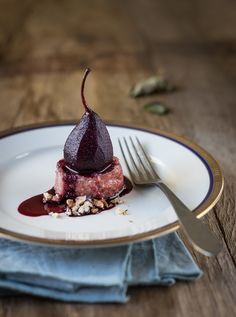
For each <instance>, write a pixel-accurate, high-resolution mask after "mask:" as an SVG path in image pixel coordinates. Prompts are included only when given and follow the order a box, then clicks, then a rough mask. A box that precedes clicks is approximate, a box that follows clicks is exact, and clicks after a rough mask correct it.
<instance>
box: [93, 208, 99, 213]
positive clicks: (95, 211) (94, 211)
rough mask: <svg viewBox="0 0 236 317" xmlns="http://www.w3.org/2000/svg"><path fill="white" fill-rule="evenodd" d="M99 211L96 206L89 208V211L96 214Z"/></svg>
mask: <svg viewBox="0 0 236 317" xmlns="http://www.w3.org/2000/svg"><path fill="white" fill-rule="evenodd" d="M98 211H99V209H98V208H91V213H92V214H96V213H97V212H98Z"/></svg>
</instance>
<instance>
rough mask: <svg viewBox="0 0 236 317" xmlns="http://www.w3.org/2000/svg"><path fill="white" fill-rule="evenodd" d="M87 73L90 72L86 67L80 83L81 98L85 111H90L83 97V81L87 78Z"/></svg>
mask: <svg viewBox="0 0 236 317" xmlns="http://www.w3.org/2000/svg"><path fill="white" fill-rule="evenodd" d="M89 73H90V69H89V68H86V70H85V72H84V77H83V80H82V85H81V99H82V103H83V105H84V110H85V112H91V110H90V109H89V107H88V105H87V102H86V99H85V97H84V85H85V81H86V78H87V76H88V74H89Z"/></svg>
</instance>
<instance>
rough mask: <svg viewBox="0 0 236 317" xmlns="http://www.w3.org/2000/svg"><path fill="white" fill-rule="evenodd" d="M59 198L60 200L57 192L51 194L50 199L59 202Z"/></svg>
mask: <svg viewBox="0 0 236 317" xmlns="http://www.w3.org/2000/svg"><path fill="white" fill-rule="evenodd" d="M60 200H61V197H60V196H59V195H58V194H56V195H54V196H52V201H55V202H59V201H60Z"/></svg>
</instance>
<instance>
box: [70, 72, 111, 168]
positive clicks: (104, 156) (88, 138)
mask: <svg viewBox="0 0 236 317" xmlns="http://www.w3.org/2000/svg"><path fill="white" fill-rule="evenodd" d="M89 72H90V69H89V68H87V69H86V71H85V73H84V77H83V80H82V85H81V99H82V103H83V106H84V110H85V113H84V114H83V116H82V117H81V119H80V121H79V123H78V124H77V125H76V126H75V128H74V129H73V130H72V132H71V133H70V135H69V136H68V138H67V140H66V143H65V146H64V160H65V165H66V167H68V168H69V169H71V170H73V171H75V172H77V173H82V174H91V173H94V172H100V171H103V170H105V169H106V168H107V167H108V166H109V165H110V164H111V162H112V159H113V147H112V143H111V138H110V135H109V133H108V130H107V128H106V125H105V124H104V122H103V121H102V120H101V118H100V117H99V116H98V115H97V114H96V113H95V112H94V111H93V110H91V109H90V107H89V106H88V105H87V102H86V99H85V97H84V86H85V81H86V78H87V76H88V74H89Z"/></svg>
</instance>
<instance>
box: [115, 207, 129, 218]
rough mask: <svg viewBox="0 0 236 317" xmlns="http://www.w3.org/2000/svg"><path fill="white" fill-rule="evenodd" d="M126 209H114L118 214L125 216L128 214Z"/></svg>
mask: <svg viewBox="0 0 236 317" xmlns="http://www.w3.org/2000/svg"><path fill="white" fill-rule="evenodd" d="M127 211H128V209H123V208H117V209H116V214H117V215H118V216H127V215H128V212H127Z"/></svg>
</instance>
